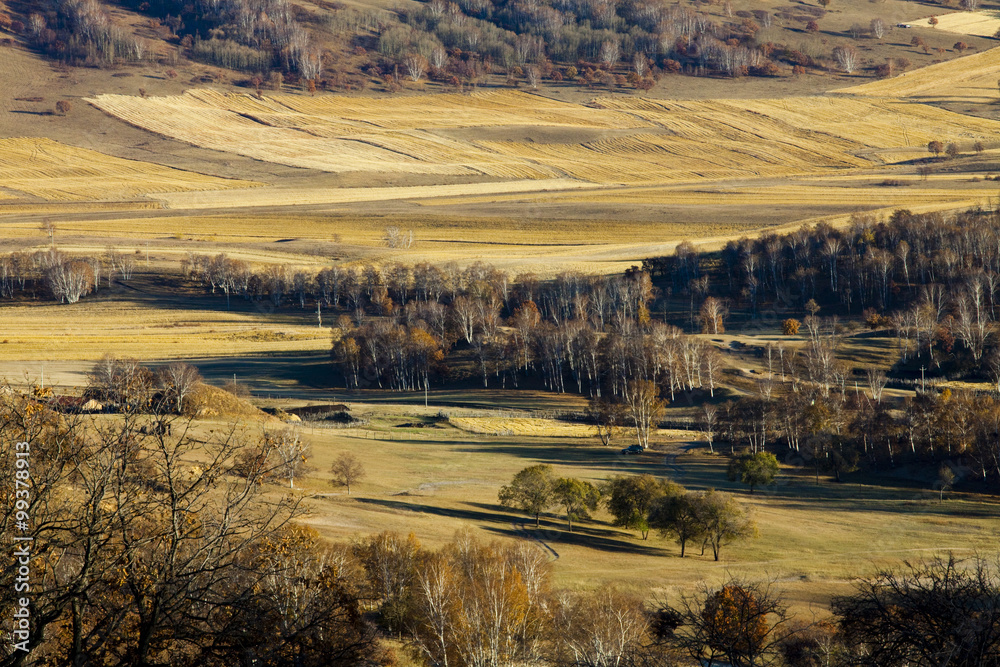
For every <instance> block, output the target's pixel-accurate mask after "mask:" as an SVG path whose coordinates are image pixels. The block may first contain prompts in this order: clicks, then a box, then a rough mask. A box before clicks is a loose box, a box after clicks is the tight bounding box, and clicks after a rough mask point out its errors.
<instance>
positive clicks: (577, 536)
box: [485, 524, 670, 556]
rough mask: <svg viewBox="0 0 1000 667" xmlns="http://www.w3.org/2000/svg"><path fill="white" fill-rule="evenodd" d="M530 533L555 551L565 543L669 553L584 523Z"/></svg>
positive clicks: (507, 531)
mask: <svg viewBox="0 0 1000 667" xmlns="http://www.w3.org/2000/svg"><path fill="white" fill-rule="evenodd" d="M485 529H486V530H488V531H489V532H491V533H496V534H497V535H504V536H513V537H520V536H521V534H520V533H517V532H514V531H513V530H512V529H504V528H500V527H494V526H486V527H485ZM531 534H532V535H537V537H538V538H539V539H541V540H543V541H545V542H546V543H548V544H551V545H552V546H553V548H554V549H555V550H556V551H559V547H560V545H566V546H580V547H587V548H588V549H597V550H599V551H605V552H608V553H629V554H638V555H642V556H668V555H670V552H669V551H667V550H666V549H661V548H659V547H653V546H647V545H643V544H638V543H636V542H627V541H625V540H622V539H613V538H609V537H607V536H606V535H601V534H600V533H597V532H596V531H593V530H588V528H587V526H586V524H575V525H574V526H573V532H572V533H571V532H569V530H568V529H567V528H566V526H565V524H564V525H563V528H562V530H553V529H551V528H547V529H543V530H540V531H531Z"/></svg>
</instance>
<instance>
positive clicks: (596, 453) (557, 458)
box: [456, 438, 663, 474]
mask: <svg viewBox="0 0 1000 667" xmlns="http://www.w3.org/2000/svg"><path fill="white" fill-rule="evenodd" d="M456 451H459V452H463V453H470V454H504V455H506V456H516V457H519V458H523V459H529V460H531V461H533V462H536V463H548V464H552V465H570V466H578V467H586V468H596V469H600V470H604V471H607V472H608V473H609V474H621V473H644V472H649V473H653V472H654V470H653V468H655V467H662V463H663V456H662V455H660V454H659V453H658V452H647V453H646V454H643V455H640V456H623V455H622V454H621V453H620V451H619V449H618V448H612V447H593V446H587V445H566V446H560V445H558V444H552V442H551V440H546V444H537V445H535V444H524V442H513V441H509V440H497V439H493V438H491V439H490V442H486V443H482V444H469V445H468V446H466V447H464V448H461V449H457V450H456Z"/></svg>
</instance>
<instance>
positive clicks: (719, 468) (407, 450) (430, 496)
mask: <svg viewBox="0 0 1000 667" xmlns="http://www.w3.org/2000/svg"><path fill="white" fill-rule="evenodd" d="M352 408H353V412H355V413H356V414H367V415H368V417H369V419H371V423H370V425H369V426H368V427H366V428H365V429H327V428H311V427H310V426H309V423H308V422H307V423H306V424H304V425H303V426H302V429H303V434H304V435H305V437H306V438H307V439H308V440H309V441H310V443H311V444H312V446H313V463H314V465H315V468H316V471H315V472H314V473H313V474H312V475H311V476H310V477H309V478H308V479H306V480H304V481H303V482H302V484H301V487H302V488H301V491H300V492H301V493H304V494H306V495H309V496H311V498H312V499H311V500H310V501H309V507H310V509H311V511H312V513H311V515H310V516H309V517H308V518H307V519H306V521H307V522H308V523H309V524H310V525H312V526H314V527H315V528H316V529H317V530H319V531H320V532H321V533H322V534H323V535H326V536H328V537H330V538H332V539H350V538H351V537H352V536H354V535H356V534H358V533H369V532H374V531H380V530H396V531H399V532H403V533H407V532H410V531H412V532H414V533H415V534H416V535H417V536H418V537H419V538H420V539H421V540H422V541H423V542H424V543H426V544H429V545H432V546H435V545H439V544H441V543H443V542H445V541H447V540H449V539H450V538H451V537H452V536H453V535H454V533H455V532H456V531H458V530H460V529H463V528H467V527H471V528H472V529H473V530H474V531H476V533H477V534H479V535H481V536H482V537H484V538H487V539H489V538H492V537H504V538H509V537H517V538H529V539H539V540H541V541H542V542H544V543H545V544H546V545H547V546H548V547H550V548H551V549H553V550H554V552H555V554H557V556H555V555H553V560H554V568H555V570H554V571H555V575H556V581H557V583H558V584H559V585H569V586H584V587H591V586H596V585H599V584H601V583H603V582H608V581H611V582H615V583H619V584H621V585H624V586H626V587H630V588H634V589H635V590H639V591H650V592H652V594H653V595H665V596H669V597H671V598H673V599H676V597H675V596H676V595H677V594H679V593H680V592H687V591H691V590H693V589H694V588H695V587H696V586H697V585H699V584H700V583H702V582H707V583H709V584H715V583H718V582H719V581H720V580H722V579H723V578H724V577H725V576H727V575H728V574H736V575H744V576H749V577H754V578H763V577H767V578H772V579H775V580H777V582H778V584H779V586H780V587H781V588H782V589H783V590H784V591H786V593H787V594H788V596H789V598H790V600H791V602H792V603H793V605H794V607H795V611H797V612H799V613H802V614H804V615H805V616H806V617H808V616H809V615H810V614H816V615H819V616H822V615H825V614H826V613H827V612H826V611H825V607H826V603H827V602H828V599H829V596H830V595H833V594H837V593H843V592H847V591H849V590H850V580H851V578H852V577H854V576H857V575H859V574H863V573H865V572H870V571H872V570H873V569H874V568H875V567H877V566H880V565H886V564H889V563H896V562H898V561H899V560H901V559H906V558H910V559H913V558H920V557H923V556H926V555H929V554H931V553H934V552H939V551H943V550H947V549H951V550H953V551H955V552H956V553H957V554H966V555H967V554H970V553H972V552H973V551H974V550H977V549H979V550H986V549H989V548H991V547H992V545H994V544H995V540H996V535H997V531H998V529H1000V522H998V520H997V519H996V512H997V506H996V504H995V503H994V502H992V501H987V500H983V499H980V498H976V497H972V496H969V497H952V498H946V499H945V501H944V502H943V503H941V502H939V501H938V499H937V496H936V494H934V493H933V492H931V491H922V490H921V489H920V488H905V487H900V488H882V487H876V486H868V485H855V484H851V485H844V484H834V483H832V482H831V481H830V480H829V479H828V478H826V477H821V481H820V483H819V484H817V483H816V482H815V480H814V478H813V477H812V476H811V473H812V471H811V469H809V468H801V467H796V466H794V465H790V466H785V468H784V469H783V473H782V476H781V478H780V482H779V484H778V485H777V486H776V487H775V488H774V489H771V490H765V491H763V492H758V493H756V494H754V495H753V496H750V495H748V494H747V493H746V492H745V491H744V490H739V489H735V488H734V487H733V486H732V485H731V484H730V483H729V482H727V481H726V479H725V462H726V459H724V458H723V457H718V456H710V455H709V454H708V453H707V451H706V449H705V448H704V446H703V445H702V444H700V443H698V442H697V436H696V434H692V433H688V434H684V433H683V432H672V433H669V434H661V435H660V436H659V437H658V438H657V444H656V446H655V449H654V450H653V451H650V452H648V453H646V454H644V455H642V456H639V457H622V456H620V455H619V454H618V453H617V452H618V448H619V447H621V446H623V445H624V444H628V442H629V440H628V439H627V436H626V437H624V438H621V439H620V443H621V444H619V445H617V446H615V447H612V448H604V447H602V446H600V445H599V443H598V442H597V440H596V438H593V437H590V438H583V437H567V436H566V433H565V426H566V425H564V424H561V423H559V422H554V421H551V420H543V419H531V420H530V429H529V430H530V431H531V434H530V435H529V434H527V433H521V432H517V434H516V435H514V436H510V435H506V436H504V435H501V436H488V435H473V434H470V433H468V432H467V431H466V430H464V429H456V428H454V427H453V426H451V425H449V423H448V422H447V421H441V420H439V419H437V418H435V417H434V416H433V414H432V413H433V412H435V410H434V409H433V408H432V409H431V410H430V411H426V410H420V409H416V408H413V409H410V410H408V411H406V412H405V413H404V412H403V411H393V410H392V409H390V408H387V407H386V406H384V405H383V406H372V405H364V404H355V405H352ZM458 412H461V411H458ZM463 419H464V420H469V419H477V418H475V417H466V418H462V417H455V416H453V417H452V418H451V421H452V423H454V422H456V420H463ZM478 419H487V420H491V421H494V422H497V423H498V424H500V425H501V426H503V425H504V424H506V425H508V426H510V425H512V424H513V425H515V428H516V425H518V424H520V423H522V422H524V421H528V420H523V419H519V418H512V419H505V418H504V417H479V418H478ZM459 423H465V422H464V421H459ZM414 424H420V425H421V426H423V428H415V427H414ZM685 436H686V437H685ZM343 451H349V452H353V453H354V454H356V455H357V456H358V457H359V458H360V459H361V460H362V461H363V462H364V463H365V465H366V468H367V470H368V477H367V478H366V479H365V480H364V481H362V482H361V483H360V484H358V485H357V486H356V487H354V488H352V493H351V495H350V496H347V494H346V493H345V491H344V490H343V489H334V488H332V487H330V486H329V484H328V480H329V475H328V474H327V472H326V470H327V469H328V468H329V466H330V464H331V463H332V461H333V459H334V458H335V457H336V455H337V454H339V453H340V452H343ZM537 463H548V464H551V465H553V466H554V467H555V469H556V473H557V474H558V475H560V476H576V477H580V478H582V479H587V480H589V481H592V482H594V483H598V482H600V481H602V480H604V479H606V478H608V477H609V476H610V475H613V474H628V473H644V472H648V473H652V474H656V475H666V476H669V477H670V478H672V479H674V480H675V481H677V482H679V483H681V484H683V485H685V486H687V487H689V488H693V489H700V488H709V487H715V488H725V489H728V490H733V491H735V492H737V493H740V494H741V495H742V497H743V499H744V500H746V501H747V502H749V503H750V504H751V505H752V506H753V507H754V511H755V513H756V517H757V521H758V524H759V528H760V537H759V538H758V539H756V540H753V541H751V542H747V543H744V544H734V545H730V546H728V547H727V548H725V549H724V550H723V552H722V560H721V561H720V562H718V563H716V562H714V561H713V560H712V559H711V556H710V555H706V556H699V555H698V549H697V548H696V549H694V550H693V552H692V553H691V555H690V557H688V558H685V559H683V560H682V559H680V558H679V551H678V548H677V546H676V544H675V543H674V542H673V541H672V540H670V539H667V538H663V537H660V536H658V535H656V534H655V533H653V534H652V535H650V538H649V540H648V541H642V540H641V539H639V538H638V536H637V535H636V534H635V533H634V532H630V531H625V530H620V529H616V528H614V527H612V526H611V525H610V517H609V516H608V515H607V514H606V513H605V512H603V511H600V512H599V513H598V514H597V515H596V516H595V517H594V520H593V521H590V522H584V523H581V524H580V526H579V527H577V528H575V530H574V532H573V533H569V532H568V531H567V530H566V527H565V523H564V521H563V520H562V519H560V517H559V516H558V515H557V513H555V512H554V513H553V514H552V515H551V516H549V517H545V518H543V521H542V527H541V528H540V529H539V530H535V529H534V527H533V522H532V521H531V519H529V518H527V517H524V516H521V515H518V514H516V513H511V512H509V511H507V510H504V509H503V508H501V507H499V506H498V504H497V495H496V494H497V492H498V490H499V488H500V486H501V485H503V484H505V483H507V482H508V481H509V480H510V478H511V477H512V476H513V475H514V473H516V472H517V471H518V470H520V469H521V468H523V467H525V466H528V465H534V464H537Z"/></svg>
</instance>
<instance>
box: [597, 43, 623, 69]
mask: <svg viewBox="0 0 1000 667" xmlns="http://www.w3.org/2000/svg"><path fill="white" fill-rule="evenodd" d="M598 58H599V59H600V61H601V64H603V65H604V66H605V67H608V68H611V67H614V66H615V65H617V64H618V60H619V59H620V58H621V46H620V45H619V44H618V40H616V39H608V40H605V41H603V42H602V43H601V50H600V53H599V54H598Z"/></svg>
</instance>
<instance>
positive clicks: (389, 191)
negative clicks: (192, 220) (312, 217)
mask: <svg viewBox="0 0 1000 667" xmlns="http://www.w3.org/2000/svg"><path fill="white" fill-rule="evenodd" d="M588 187H593V186H592V185H591V184H589V183H583V182H581V181H574V180H571V179H568V178H547V179H544V180H537V181H531V180H527V181H503V182H499V183H460V184H456V185H415V186H409V187H405V186H404V187H398V188H336V189H320V188H260V189H257V190H254V191H253V192H189V193H176V194H169V195H164V196H163V197H161V199H163V200H164V201H165V202H166V203H167V206H169V207H170V208H176V209H192V210H193V209H211V208H248V207H254V206H295V205H304V204H348V203H357V202H371V201H389V200H393V199H430V198H434V197H460V196H463V195H498V194H506V193H512V192H513V193H523V192H548V191H555V190H573V189H578V188H588ZM0 210H2V209H0Z"/></svg>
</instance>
